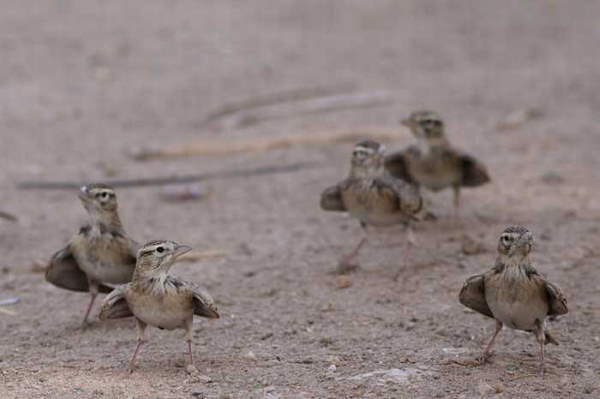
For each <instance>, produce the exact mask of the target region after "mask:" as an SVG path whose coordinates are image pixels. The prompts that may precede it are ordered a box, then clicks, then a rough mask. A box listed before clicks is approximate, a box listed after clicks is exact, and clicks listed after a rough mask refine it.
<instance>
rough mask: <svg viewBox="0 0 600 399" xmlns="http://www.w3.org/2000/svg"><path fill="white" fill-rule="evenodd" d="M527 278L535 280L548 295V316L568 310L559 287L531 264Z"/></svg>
mask: <svg viewBox="0 0 600 399" xmlns="http://www.w3.org/2000/svg"><path fill="white" fill-rule="evenodd" d="M529 278H531V279H533V280H535V281H536V282H537V283H538V284H540V285H542V286H543V287H544V288H545V289H546V294H547V295H548V296H547V298H548V316H558V315H561V314H565V313H568V312H569V308H568V307H567V298H565V296H564V295H563V293H562V291H561V290H560V288H558V287H557V286H556V285H554V284H552V283H551V282H549V281H548V280H546V279H545V278H544V277H543V276H542V275H540V274H539V273H538V272H537V271H536V270H535V269H534V268H533V266H531V272H530V276H529Z"/></svg>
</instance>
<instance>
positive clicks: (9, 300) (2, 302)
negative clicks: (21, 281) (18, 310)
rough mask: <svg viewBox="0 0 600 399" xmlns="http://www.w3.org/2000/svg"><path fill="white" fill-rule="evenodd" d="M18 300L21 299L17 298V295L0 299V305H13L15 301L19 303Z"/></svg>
mask: <svg viewBox="0 0 600 399" xmlns="http://www.w3.org/2000/svg"><path fill="white" fill-rule="evenodd" d="M20 301H21V298H17V297H12V298H7V299H0V306H6V305H14V304H15V303H19V302H20Z"/></svg>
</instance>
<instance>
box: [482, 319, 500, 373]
mask: <svg viewBox="0 0 600 399" xmlns="http://www.w3.org/2000/svg"><path fill="white" fill-rule="evenodd" d="M500 330H502V323H500V322H499V321H498V320H496V331H494V335H493V336H492V339H491V340H490V343H489V344H488V345H487V347H486V348H485V350H484V351H483V355H482V356H481V363H485V362H486V361H487V359H488V358H489V357H490V354H491V351H492V347H493V346H494V341H495V340H496V337H497V336H498V334H499V333H500Z"/></svg>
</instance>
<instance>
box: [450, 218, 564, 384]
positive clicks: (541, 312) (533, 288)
mask: <svg viewBox="0 0 600 399" xmlns="http://www.w3.org/2000/svg"><path fill="white" fill-rule="evenodd" d="M532 244H533V236H532V234H531V232H529V230H527V229H526V228H524V227H521V226H510V227H508V228H507V229H505V230H504V232H503V233H502V235H501V236H500V240H499V242H498V258H497V259H496V264H495V266H494V267H493V268H492V270H490V271H488V272H486V273H484V274H479V275H476V276H472V277H470V278H469V279H467V281H466V282H465V284H464V285H463V287H462V289H461V291H460V294H459V300H460V302H461V303H462V304H463V305H465V306H467V307H469V308H471V309H473V310H475V311H477V312H479V313H481V314H483V315H485V316H488V317H492V318H494V319H495V320H496V331H495V333H494V336H493V337H492V339H491V341H490V343H489V344H488V346H487V348H486V349H485V351H484V353H483V357H482V359H483V360H485V359H486V358H487V357H488V355H489V353H490V351H491V348H492V346H493V343H494V340H495V338H496V336H497V335H498V333H499V332H500V330H501V329H502V327H503V325H507V326H509V327H510V328H513V329H517V330H524V331H530V332H533V333H534V334H535V336H536V339H537V341H538V342H539V343H540V358H541V370H542V373H543V370H544V345H545V344H547V343H553V344H556V345H558V342H557V341H556V339H555V338H554V337H552V335H550V333H549V332H548V331H547V329H546V325H545V320H546V317H547V316H555V315H562V314H565V313H567V312H568V308H567V300H566V299H565V297H564V296H563V294H562V292H561V291H560V289H559V288H558V287H557V286H556V285H554V284H552V283H550V282H549V281H547V280H546V279H545V278H544V277H542V276H541V275H540V274H539V273H538V272H537V270H536V269H535V267H534V266H533V265H532V264H531V262H530V261H529V252H530V251H531V247H532Z"/></svg>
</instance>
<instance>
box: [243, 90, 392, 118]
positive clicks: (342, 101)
mask: <svg viewBox="0 0 600 399" xmlns="http://www.w3.org/2000/svg"><path fill="white" fill-rule="evenodd" d="M394 101H395V100H394V97H393V96H392V95H391V94H390V93H388V92H384V91H376V92H369V93H351V94H340V95H335V96H329V97H321V98H314V99H310V100H306V101H301V102H293V103H288V104H274V105H272V106H269V107H261V108H259V109H256V110H254V111H248V112H245V113H242V114H241V115H239V116H237V117H235V118H236V119H235V126H237V127H244V126H249V125H253V124H257V123H259V122H261V121H265V120H269V119H284V118H290V117H296V116H300V115H306V114H316V113H323V112H334V111H341V110H346V109H352V108H369V107H376V106H382V105H389V104H392V103H393V102H394Z"/></svg>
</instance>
